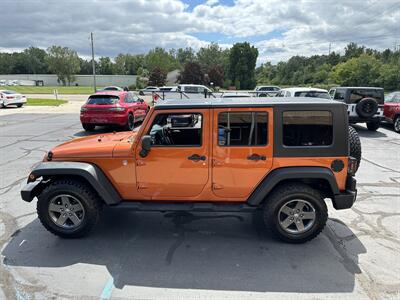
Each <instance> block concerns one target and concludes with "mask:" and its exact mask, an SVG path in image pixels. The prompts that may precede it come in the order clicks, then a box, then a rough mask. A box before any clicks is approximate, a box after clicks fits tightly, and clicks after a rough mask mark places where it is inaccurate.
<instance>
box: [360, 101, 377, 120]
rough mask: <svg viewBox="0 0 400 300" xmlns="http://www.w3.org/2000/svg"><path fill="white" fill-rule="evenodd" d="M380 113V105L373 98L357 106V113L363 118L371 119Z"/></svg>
mask: <svg viewBox="0 0 400 300" xmlns="http://www.w3.org/2000/svg"><path fill="white" fill-rule="evenodd" d="M377 111H378V103H377V102H376V100H375V99H373V98H364V99H361V100H360V102H358V103H357V105H356V112H357V114H358V115H359V116H360V117H361V118H370V117H372V116H373V115H375V114H376V112H377Z"/></svg>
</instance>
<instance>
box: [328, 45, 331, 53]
mask: <svg viewBox="0 0 400 300" xmlns="http://www.w3.org/2000/svg"><path fill="white" fill-rule="evenodd" d="M328 55H331V43H329V52H328Z"/></svg>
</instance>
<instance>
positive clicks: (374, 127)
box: [367, 121, 381, 131]
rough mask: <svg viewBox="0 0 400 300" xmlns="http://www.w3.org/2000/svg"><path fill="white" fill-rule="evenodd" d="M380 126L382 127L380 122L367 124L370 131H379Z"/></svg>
mask: <svg viewBox="0 0 400 300" xmlns="http://www.w3.org/2000/svg"><path fill="white" fill-rule="evenodd" d="M380 126H381V122H379V121H371V122H367V128H368V130H370V131H377V130H378V128H379V127H380Z"/></svg>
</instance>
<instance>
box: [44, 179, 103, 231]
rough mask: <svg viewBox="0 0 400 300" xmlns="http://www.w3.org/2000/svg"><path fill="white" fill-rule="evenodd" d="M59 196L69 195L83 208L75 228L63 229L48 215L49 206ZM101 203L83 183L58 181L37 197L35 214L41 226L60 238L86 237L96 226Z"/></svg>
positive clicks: (66, 180)
mask: <svg viewBox="0 0 400 300" xmlns="http://www.w3.org/2000/svg"><path fill="white" fill-rule="evenodd" d="M59 195H71V196H72V197H75V198H76V199H78V200H79V201H80V203H81V204H82V206H83V208H84V215H83V217H82V220H81V223H80V224H79V226H77V227H75V228H64V227H61V226H59V225H57V224H56V223H55V221H53V220H52V217H51V216H50V213H49V205H50V203H51V201H52V199H54V198H55V197H57V196H59ZM101 209H102V203H101V201H100V200H99V198H98V196H97V194H96V193H95V192H94V191H93V189H92V188H91V187H89V186H88V185H87V184H85V183H84V182H80V181H78V180H68V179H65V180H64V179H60V180H57V181H54V182H52V183H51V184H50V185H48V186H47V187H46V188H45V189H44V190H43V191H42V193H41V194H40V195H39V196H38V202H37V213H38V217H39V220H40V222H41V223H42V224H43V226H44V227H45V228H46V229H47V230H48V231H50V232H51V233H52V234H55V235H57V236H59V237H62V238H79V237H83V236H85V235H87V234H88V233H89V232H90V231H91V230H92V229H93V227H94V226H95V225H96V224H97V222H98V220H99V218H100V213H101Z"/></svg>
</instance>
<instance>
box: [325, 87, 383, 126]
mask: <svg viewBox="0 0 400 300" xmlns="http://www.w3.org/2000/svg"><path fill="white" fill-rule="evenodd" d="M329 95H330V96H331V98H332V99H334V100H336V101H340V102H343V103H345V104H347V113H348V115H349V123H353V124H355V123H367V128H368V129H369V130H373V131H376V130H377V129H378V128H379V126H380V122H381V120H382V119H383V104H384V92H383V88H377V87H334V88H331V89H330V90H329Z"/></svg>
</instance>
